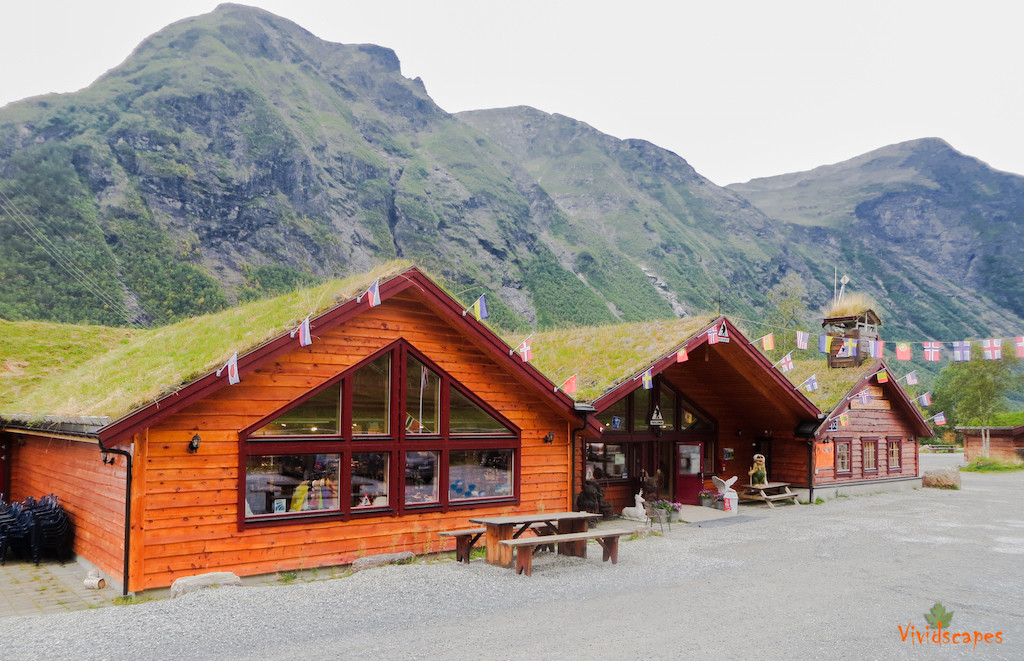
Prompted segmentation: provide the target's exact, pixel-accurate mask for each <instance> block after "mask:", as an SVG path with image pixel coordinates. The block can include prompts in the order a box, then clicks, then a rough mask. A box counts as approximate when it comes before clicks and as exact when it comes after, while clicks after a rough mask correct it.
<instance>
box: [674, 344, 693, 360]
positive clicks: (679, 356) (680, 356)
mask: <svg viewBox="0 0 1024 661" xmlns="http://www.w3.org/2000/svg"><path fill="white" fill-rule="evenodd" d="M689 359H690V354H688V353H686V347H683V348H682V349H680V350H679V351H677V352H676V362H677V363H685V362H686V361H688V360H689Z"/></svg>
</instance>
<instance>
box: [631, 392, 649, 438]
mask: <svg viewBox="0 0 1024 661" xmlns="http://www.w3.org/2000/svg"><path fill="white" fill-rule="evenodd" d="M650 420H651V391H650V390H644V389H643V388H637V389H636V390H634V391H633V431H647V430H648V429H649V428H650V426H651V425H650V424H648V423H649V422H650Z"/></svg>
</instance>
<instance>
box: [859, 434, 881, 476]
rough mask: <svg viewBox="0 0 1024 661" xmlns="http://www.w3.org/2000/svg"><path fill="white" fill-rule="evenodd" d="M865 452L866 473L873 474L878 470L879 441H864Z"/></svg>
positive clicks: (862, 445)
mask: <svg viewBox="0 0 1024 661" xmlns="http://www.w3.org/2000/svg"><path fill="white" fill-rule="evenodd" d="M861 447H862V448H863V452H864V472H865V473H873V472H875V471H877V470H878V441H862V442H861Z"/></svg>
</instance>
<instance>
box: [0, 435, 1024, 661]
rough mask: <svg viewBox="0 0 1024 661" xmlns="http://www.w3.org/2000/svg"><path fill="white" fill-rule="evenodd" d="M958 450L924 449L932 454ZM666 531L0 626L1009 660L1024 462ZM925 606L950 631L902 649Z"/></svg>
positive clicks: (672, 655)
mask: <svg viewBox="0 0 1024 661" xmlns="http://www.w3.org/2000/svg"><path fill="white" fill-rule="evenodd" d="M958 458H960V455H945V456H934V457H929V456H925V457H924V461H925V462H927V463H925V464H924V467H925V469H927V468H928V467H929V465H930V464H935V465H938V464H942V463H947V464H948V463H950V462H955V461H956V460H957V459H958ZM963 483H964V488H963V489H962V490H960V491H941V490H935V489H920V490H917V491H910V492H904V493H895V494H872V495H866V496H856V497H849V498H838V499H836V500H832V501H829V502H827V503H825V504H823V505H816V506H785V507H779V508H778V509H776V510H774V511H772V510H768V509H766V508H763V507H762V506H751V507H746V506H744V508H743V511H742V512H741V516H739V517H737V518H736V519H726V520H719V521H717V522H708V523H705V524H702V525H701V526H697V525H675V526H673V527H672V531H671V532H667V533H666V534H665V535H664V536H651V537H647V538H644V539H640V540H635V541H628V542H627V541H624V542H622V543H621V544H620V548H619V563H618V564H617V565H611V564H608V563H602V562H601V554H600V548H598V547H592V550H591V553H590V556H591V557H590V558H589V559H586V560H582V559H578V558H565V557H557V556H552V555H550V554H544V555H542V556H538V557H537V558H536V559H535V560H534V573H533V576H532V577H525V576H516V575H515V574H514V573H513V572H512V571H509V570H505V569H499V568H495V567H491V566H488V565H487V564H486V563H484V562H482V561H475V562H474V563H473V564H471V565H468V566H467V565H464V564H457V563H455V562H439V563H433V564H427V563H424V564H412V565H404V566H391V567H384V568H380V569H374V570H369V571H364V572H360V573H358V574H355V575H354V576H351V577H348V578H344V579H335V580H326V581H316V582H310V583H299V584H292V585H282V586H247V587H225V588H219V589H213V590H204V591H201V592H196V593H193V594H190V595H186V596H184V597H180V598H178V599H162V600H156V601H150V602H146V603H142V604H138V605H133V606H123V607H116V608H104V609H99V610H92V611H77V612H72V613H66V614H59V615H44V616H35V617H13V618H4V619H3V620H0V658H3V659H4V660H6V661H10V660H15V659H33V660H35V659H74V660H75V661H87V660H89V659H125V658H135V659H170V658H182V659H217V660H218V661H224V660H226V659H280V658H303V657H307V658H355V657H371V655H372V658H379V659H436V658H451V657H467V658H471V657H487V658H499V659H525V658H543V659H561V658H565V659H575V658H579V657H589V658H598V659H641V658H643V659H679V658H694V657H696V656H697V655H698V654H699V655H701V656H710V655H720V654H727V655H728V656H729V657H730V658H738V659H753V658H757V659H821V658H825V659H871V658H876V659H903V658H907V659H933V658H941V659H946V658H950V659H962V658H970V659H975V658H977V659H1020V658H1024V572H1022V571H1021V561H1022V560H1024V512H1022V510H1021V506H1020V503H1021V502H1024V498H1022V497H1024V473H1014V474H1002V475H1000V474H989V475H978V474H970V473H965V474H963ZM936 602H941V603H942V604H943V605H944V606H945V607H946V609H947V610H951V611H953V612H954V615H953V620H952V626H951V627H950V628H949V631H950V632H951V633H961V632H971V634H972V637H973V632H975V631H977V632H980V633H981V634H984V633H995V632H1002V641H1003V642H1002V643H1001V644H996V643H988V644H986V643H984V642H983V641H982V642H979V643H978V644H977V646H976V647H975V646H973V645H971V644H956V645H953V644H951V643H948V642H947V643H946V644H944V645H942V646H939V645H936V644H934V643H932V644H923V643H918V644H913V643H912V642H911V639H912V635H911V636H908V637H907V638H906V639H905V640H904V639H903V638H902V636H901V631H900V627H902V628H903V629H904V630H906V629H908V627H909V626H914V627H915V629H916V630H917V631H922V632H923V631H924V630H925V627H926V626H927V623H926V621H925V618H924V613H925V612H926V611H928V610H929V609H930V608H931V607H932V605H933V604H935V603H936Z"/></svg>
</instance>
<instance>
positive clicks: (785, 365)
mask: <svg viewBox="0 0 1024 661" xmlns="http://www.w3.org/2000/svg"><path fill="white" fill-rule="evenodd" d="M779 369H780V370H782V373H783V374H785V373H786V372H789V371H790V370H792V369H793V352H792V351H790V352H789V353H787V354H786V355H785V356H783V357H782V360H780V361H779Z"/></svg>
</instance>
